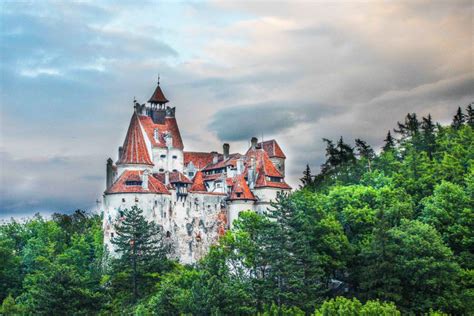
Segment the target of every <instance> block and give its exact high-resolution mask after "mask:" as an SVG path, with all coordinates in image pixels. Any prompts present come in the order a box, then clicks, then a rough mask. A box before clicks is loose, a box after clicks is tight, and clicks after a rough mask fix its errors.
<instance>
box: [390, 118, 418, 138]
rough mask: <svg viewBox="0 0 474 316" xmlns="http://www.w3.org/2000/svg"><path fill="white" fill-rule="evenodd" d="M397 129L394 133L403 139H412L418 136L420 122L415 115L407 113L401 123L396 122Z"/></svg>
mask: <svg viewBox="0 0 474 316" xmlns="http://www.w3.org/2000/svg"><path fill="white" fill-rule="evenodd" d="M397 126H398V129H394V131H395V133H398V134H400V135H401V136H402V138H403V139H406V138H412V137H415V136H416V135H418V133H419V130H420V122H419V121H418V118H417V116H416V113H408V114H407V116H406V117H405V121H404V122H403V123H400V122H397Z"/></svg>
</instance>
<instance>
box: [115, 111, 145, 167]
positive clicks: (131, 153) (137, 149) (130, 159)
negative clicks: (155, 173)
mask: <svg viewBox="0 0 474 316" xmlns="http://www.w3.org/2000/svg"><path fill="white" fill-rule="evenodd" d="M117 164H142V165H153V162H152V161H151V159H150V156H149V154H148V149H147V148H146V144H145V139H144V138H143V133H142V129H141V126H140V121H139V119H138V115H137V113H136V112H135V113H133V116H132V119H131V121H130V126H129V127H128V132H127V137H126V138H125V142H124V143H123V151H122V154H121V156H120V157H119V161H118V163H117Z"/></svg>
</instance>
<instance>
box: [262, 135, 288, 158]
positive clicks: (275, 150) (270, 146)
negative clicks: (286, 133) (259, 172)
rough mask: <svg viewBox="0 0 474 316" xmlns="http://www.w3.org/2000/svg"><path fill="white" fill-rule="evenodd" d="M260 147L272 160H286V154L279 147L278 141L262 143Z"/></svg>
mask: <svg viewBox="0 0 474 316" xmlns="http://www.w3.org/2000/svg"><path fill="white" fill-rule="evenodd" d="M258 145H259V146H260V147H261V148H262V149H263V150H265V152H266V153H267V155H268V157H270V158H283V159H285V158H286V156H285V154H284V153H283V150H281V147H280V145H278V143H277V141H276V140H274V139H272V140H267V141H264V142H260V143H258Z"/></svg>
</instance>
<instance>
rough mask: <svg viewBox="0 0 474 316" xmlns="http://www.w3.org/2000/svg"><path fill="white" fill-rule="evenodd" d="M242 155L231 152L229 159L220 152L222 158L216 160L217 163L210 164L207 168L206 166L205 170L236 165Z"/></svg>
mask: <svg viewBox="0 0 474 316" xmlns="http://www.w3.org/2000/svg"><path fill="white" fill-rule="evenodd" d="M241 156H242V155H241V154H238V153H237V154H230V155H229V157H228V158H227V159H225V160H224V159H223V158H224V157H223V156H222V155H220V154H219V158H220V160H219V161H218V162H216V163H215V164H209V165H208V166H207V167H206V168H204V170H205V171H209V170H215V169H222V168H225V167H227V166H233V167H235V166H236V164H237V159H239V158H240V157H241Z"/></svg>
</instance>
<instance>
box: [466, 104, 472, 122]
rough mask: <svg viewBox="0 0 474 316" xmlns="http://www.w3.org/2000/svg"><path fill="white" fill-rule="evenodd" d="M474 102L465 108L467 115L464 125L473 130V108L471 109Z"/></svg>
mask: <svg viewBox="0 0 474 316" xmlns="http://www.w3.org/2000/svg"><path fill="white" fill-rule="evenodd" d="M473 105H474V102H473V103H471V104H469V105H468V106H467V108H466V111H467V115H466V123H467V124H468V125H469V126H470V127H472V128H474V108H473Z"/></svg>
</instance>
